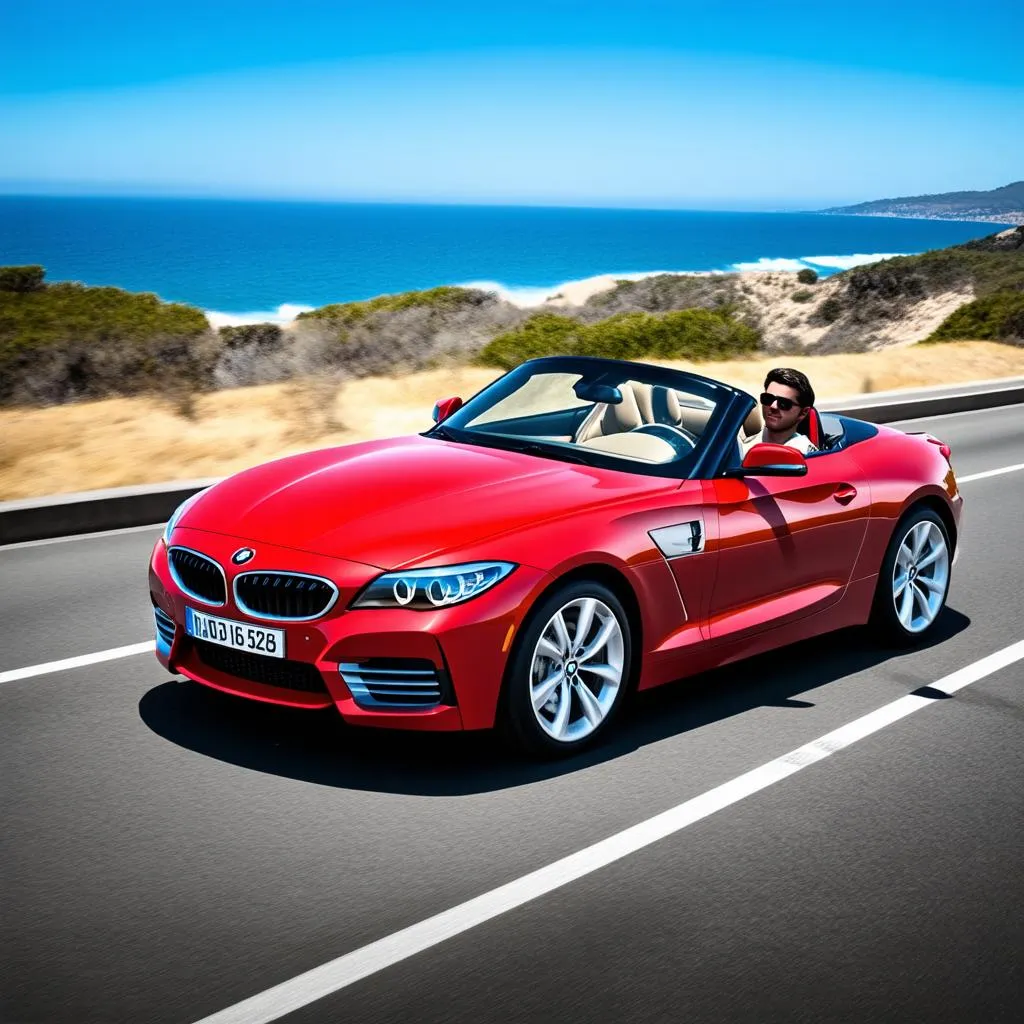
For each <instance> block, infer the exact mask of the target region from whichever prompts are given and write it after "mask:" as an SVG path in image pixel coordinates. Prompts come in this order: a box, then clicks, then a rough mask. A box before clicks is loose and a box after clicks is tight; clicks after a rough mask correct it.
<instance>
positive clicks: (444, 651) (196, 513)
mask: <svg viewBox="0 0 1024 1024" xmlns="http://www.w3.org/2000/svg"><path fill="white" fill-rule="evenodd" d="M434 419H435V426H434V427H433V428H432V429H430V430H428V431H426V432H425V433H423V434H414V435H411V436H409V437H399V438H391V439H388V440H378V441H369V442H363V443H359V444H352V445H348V446H344V447H340V448H329V449H324V450H321V451H315V452H308V453H305V454H301V455H293V456H290V457H287V458H283V459H279V460H277V461H274V462H269V463H266V464H264V465H261V466H257V467H255V468H253V469H248V470H245V471H244V472H241V473H238V474H236V475H234V476H231V477H228V478H227V479H225V480H223V481H221V482H219V483H217V484H215V485H214V486H213V487H210V488H209V489H207V490H205V491H202V492H200V493H199V494H196V495H195V496H193V497H192V498H190V499H189V500H188V501H186V502H185V503H184V504H183V505H181V507H180V508H178V509H177V511H176V512H175V513H174V515H173V516H172V517H171V519H170V521H169V522H168V523H167V527H166V529H165V530H164V534H163V536H162V538H161V539H160V540H159V541H158V542H157V544H156V546H155V548H154V550H153V555H152V559H151V561H150V568H149V586H150V593H151V596H152V601H153V607H154V614H155V617H156V654H157V658H158V659H159V660H160V662H161V664H163V665H164V666H165V667H166V668H167V669H169V670H170V671H171V672H175V673H180V674H181V675H184V676H187V677H188V678H189V679H193V680H195V681H196V682H198V683H202V684H204V685H206V686H211V687H215V688H217V689H218V690H224V691H227V692H229V693H233V694H237V695H239V696H241V697H248V698H250V699H252V700H259V701H267V702H270V703H275V704H286V705H290V706H292V707H303V708H324V707H330V706H331V705H333V706H334V707H335V708H337V710H338V712H339V713H340V715H341V716H342V718H343V719H344V720H345V721H346V722H349V723H351V724H353V725H368V726H384V727H389V728H398V729H431V730H459V729H487V728H491V727H494V726H499V727H500V728H502V729H504V730H505V731H506V732H507V733H508V734H509V735H510V736H511V737H512V738H513V739H514V740H515V741H516V742H517V743H518V744H519V745H520V746H521V747H523V748H525V749H526V750H527V751H529V752H531V753H534V754H539V755H557V754H561V753H570V752H573V751H576V750H578V749H580V748H582V747H583V746H585V745H587V744H589V743H592V742H594V741H595V740H597V739H598V738H599V737H601V736H603V735H605V734H606V732H607V730H608V729H609V727H611V725H612V723H613V721H614V719H615V717H616V714H617V713H618V712H619V710H620V708H621V706H622V704H623V701H624V699H625V698H626V697H627V695H628V693H629V692H630V691H631V690H632V689H641V690H643V689H647V688H649V687H653V686H660V685H661V684H662V683H668V682H671V681H673V680H677V679H681V678H683V677H686V676H690V675H693V674H694V673H698V672H702V671H705V670H707V669H710V668H713V667H715V666H719V665H723V664H726V663H729V662H733V661H736V660H738V659H740V658H745V657H748V656H750V655H753V654H756V653H759V652H762V651H766V650H768V649H770V648H775V647H780V646H783V645H785V644H791V643H794V642H795V641H798V640H802V639H805V638H807V637H810V636H814V635H816V634H819V633H824V632H827V631H829V630H835V629H840V628H842V627H846V626H853V625H858V624H868V623H870V624H871V626H870V628H871V629H872V630H873V631H874V632H875V633H877V634H879V635H880V636H881V637H882V638H883V639H884V640H886V641H888V642H892V641H895V642H898V643H899V642H902V643H911V642H913V641H915V640H917V639H919V638H921V637H922V636H924V635H925V634H926V633H927V632H928V631H929V630H930V629H931V628H932V627H933V625H934V624H935V621H936V619H937V617H938V615H939V613H940V611H941V610H942V608H943V605H944V604H945V601H946V594H947V592H948V589H949V582H950V572H951V568H952V564H953V561H954V555H955V553H956V550H957V544H958V539H959V527H960V518H961V509H962V498H961V496H960V493H959V491H958V489H957V484H956V480H955V478H954V475H953V470H952V468H951V465H950V461H949V459H950V451H949V448H948V447H947V446H946V445H945V444H943V443H942V442H941V441H939V440H938V439H937V438H934V437H932V436H930V435H928V434H904V433H901V432H899V431H897V430H893V429H889V428H887V427H884V426H873V425H871V424H869V423H865V422H862V421H860V420H856V419H852V418H849V417H846V416H837V415H829V414H827V413H822V414H819V413H818V412H817V411H816V410H814V409H811V410H810V412H809V415H808V417H807V419H806V421H805V422H806V428H805V430H804V432H805V433H806V434H808V435H809V436H810V440H811V441H812V442H814V443H815V444H816V445H817V447H818V448H819V449H820V450H819V451H817V452H813V453H811V454H808V455H806V456H805V455H803V454H801V453H800V452H799V451H797V450H796V449H794V448H792V447H786V446H782V445H774V444H762V443H751V442H752V441H753V440H754V439H755V438H757V437H759V436H760V431H761V426H762V423H761V410H760V406H759V405H758V403H757V402H755V400H754V399H753V398H752V397H751V396H750V395H748V394H746V393H745V392H743V391H740V390H738V389H737V388H734V387H730V386H729V385H728V384H724V383H721V382H719V381H714V380H710V379H707V378H705V377H700V376H697V375H695V374H690V373H683V372H680V371H676V370H669V369H664V368H659V367H654V366H646V365H643V364H640V363H629V362H620V361H617V360H609V359H591V358H578V357H568V356H566V357H562V356H555V357H550V358H543V359H534V360H531V361H529V362H526V363H524V364H523V365H521V366H519V367H518V368H516V369H515V370H512V371H511V372H509V373H507V374H505V375H504V376H503V377H501V378H499V379H498V380H496V381H495V382H494V383H492V384H490V385H489V386H488V387H486V388H485V389H484V390H483V391H481V392H480V393H479V394H477V395H476V396H475V397H473V398H471V399H470V400H469V401H467V402H465V403H463V402H462V400H461V399H459V398H450V399H446V400H444V401H441V402H439V403H438V405H437V406H436V407H435V410H434Z"/></svg>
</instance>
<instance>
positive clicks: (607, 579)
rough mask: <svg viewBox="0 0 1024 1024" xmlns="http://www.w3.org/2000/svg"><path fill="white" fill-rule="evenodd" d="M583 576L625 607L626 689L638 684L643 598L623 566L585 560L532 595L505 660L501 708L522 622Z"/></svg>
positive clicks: (498, 704) (522, 629)
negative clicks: (627, 639) (627, 636)
mask: <svg viewBox="0 0 1024 1024" xmlns="http://www.w3.org/2000/svg"><path fill="white" fill-rule="evenodd" d="M580 580H593V581H594V582H596V583H601V584H603V585H604V586H606V587H607V588H608V589H609V590H610V591H611V592H612V593H613V594H614V595H615V596H616V597H617V598H618V599H619V600H620V601H621V602H622V607H623V608H624V609H625V611H626V618H627V619H628V622H629V630H630V651H631V663H630V666H629V680H628V682H627V691H632V690H634V689H635V688H636V684H637V680H638V679H639V678H640V666H641V662H642V658H643V654H642V652H643V616H642V614H641V612H640V601H639V599H638V598H637V596H636V591H635V590H634V589H633V586H632V584H631V583H630V582H629V579H628V577H627V576H626V574H625V573H624V572H622V570H621V569H618V568H616V567H615V566H613V565H609V564H608V563H607V562H584V563H582V564H581V565H575V566H573V567H572V568H571V569H569V570H568V571H566V572H564V573H562V575H560V576H556V577H554V578H553V579H552V580H551V582H550V583H549V584H548V585H547V586H546V587H545V588H544V589H543V590H542V591H540V593H538V594H537V595H536V597H535V598H534V599H533V602H532V603H531V605H530V608H529V610H528V611H527V613H526V616H524V620H523V625H521V626H520V628H519V629H518V630H517V631H516V637H515V639H514V640H513V641H512V645H513V646H512V650H510V651H509V656H508V658H507V659H506V660H505V671H504V673H503V675H502V680H501V692H500V693H499V695H498V702H497V707H498V708H499V709H500V708H501V707H502V704H503V702H504V699H505V691H506V690H507V688H508V681H509V672H510V670H511V666H512V665H513V663H514V661H515V657H514V655H515V652H516V649H517V647H518V645H519V644H520V643H521V642H522V637H523V634H524V633H525V629H524V628H523V626H524V625H525V622H526V620H527V619H528V618H529V616H530V615H532V614H533V610H534V609H535V608H537V607H539V605H540V604H541V602H542V601H544V600H545V599H546V598H547V597H548V596H549V595H550V594H552V593H554V592H555V591H556V590H558V589H559V588H560V587H564V586H566V585H567V584H570V583H576V582H578V581H580ZM499 713H500V712H499Z"/></svg>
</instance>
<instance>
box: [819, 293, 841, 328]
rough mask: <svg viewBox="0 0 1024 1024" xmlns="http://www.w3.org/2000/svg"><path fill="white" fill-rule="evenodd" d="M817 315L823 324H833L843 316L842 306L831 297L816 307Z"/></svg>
mask: <svg viewBox="0 0 1024 1024" xmlns="http://www.w3.org/2000/svg"><path fill="white" fill-rule="evenodd" d="M817 315H818V316H819V317H821V319H822V320H824V321H825V323H827V324H833V323H835V322H836V321H837V320H838V319H839V318H840V317H841V316H842V315H843V304H842V303H841V302H840V301H839V300H838V299H837V298H836V297H835V296H834V295H833V296H831V297H830V298H827V299H826V300H825V301H824V302H823V303H822V304H821V305H820V306H819V307H818V310H817Z"/></svg>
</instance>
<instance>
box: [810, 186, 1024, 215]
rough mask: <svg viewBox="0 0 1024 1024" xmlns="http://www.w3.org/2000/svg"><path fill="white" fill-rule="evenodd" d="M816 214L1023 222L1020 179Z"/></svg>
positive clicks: (1023, 206) (1023, 202)
mask: <svg viewBox="0 0 1024 1024" xmlns="http://www.w3.org/2000/svg"><path fill="white" fill-rule="evenodd" d="M818 212H819V213H831V214H841V215H843V216H847V217H922V218H925V219H926V220H974V221H990V222H992V223H994V224H1022V223H1024V181H1015V182H1012V183H1011V184H1009V185H1003V186H1002V188H994V189H990V190H989V191H988V192H942V193H940V194H939V195H930V196H900V197H898V198H896V199H875V200H872V201H871V202H867V203H857V204H856V205H855V206H834V207H832V208H831V209H828V210H820V211H818Z"/></svg>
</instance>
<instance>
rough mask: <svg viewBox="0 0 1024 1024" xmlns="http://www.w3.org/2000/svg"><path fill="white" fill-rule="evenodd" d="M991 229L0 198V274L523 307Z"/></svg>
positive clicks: (257, 310) (818, 220) (515, 210)
mask: <svg viewBox="0 0 1024 1024" xmlns="http://www.w3.org/2000/svg"><path fill="white" fill-rule="evenodd" d="M999 229H1000V228H999V225H995V224H978V223H966V222H957V221H928V220H899V219H894V218H884V217H835V216H823V215H815V214H803V213H714V212H703V211H700V212H697V211H686V210H632V209H589V208H567V207H510V206H423V205H401V204H370V203H314V202H259V201H236V200H212V199H143V198H123V199H122V198H84V197H42V196H31V197H27V196H26V197H20V196H0V264H5V265H7V264H21V263H41V264H42V265H43V266H45V267H46V270H47V280H49V281H57V280H75V281H82V282H84V283H85V284H90V285H116V286H118V287H121V288H127V289H129V290H131V291H147V292H155V293H156V294H157V295H159V296H160V297H161V298H162V299H166V300H168V301H175V302H187V303H191V304H192V305H195V306H199V307H200V308H202V309H204V310H206V311H207V312H208V313H209V314H211V318H212V320H213V322H214V323H215V324H217V323H232V322H233V323H241V322H250V321H259V320H278V321H283V320H288V319H291V318H292V317H294V315H295V314H296V313H297V312H299V311H300V310H302V309H306V308H311V307H314V306H320V305H324V304H326V303H329V302H346V301H350V300H354V299H365V298H370V297H371V296H374V295H381V294H385V293H390V292H401V291H408V290H410V289H419V288H431V287H434V286H436V285H444V284H456V285H468V284H474V285H477V286H480V287H485V288H488V289H492V290H495V291H498V292H499V293H500V294H501V295H502V296H503V297H505V298H508V299H509V300H511V301H513V302H517V303H518V304H520V305H535V304H538V303H540V302H541V301H543V299H544V298H545V297H546V296H548V295H552V294H555V293H557V292H558V291H559V289H560V288H561V287H563V286H564V285H566V284H567V283H569V282H573V281H578V280H581V279H585V278H589V277H593V276H597V275H601V274H612V275H614V276H617V277H625V276H634V275H637V276H638V275H646V274H649V273H655V272H659V271H660V272H665V271H668V272H677V273H678V272H687V271H689V272H692V271H716V270H717V271H729V270H754V269H765V270H771V269H777V270H796V269H799V268H801V267H803V266H811V267H813V268H814V269H815V270H817V271H818V272H819V274H821V275H822V276H825V275H828V274H830V273H835V272H837V271H838V270H842V269H846V268H848V267H851V266H855V265H857V264H858V263H866V262H870V261H873V260H875V259H880V258H882V257H884V256H885V255H893V254H908V253H916V252H923V251H924V250H926V249H935V248H941V247H943V246H947V245H954V244H956V243H958V242H964V241H967V240H968V239H970V238H977V237H980V236H982V235H986V234H991V233H993V232H995V231H998V230H999Z"/></svg>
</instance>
